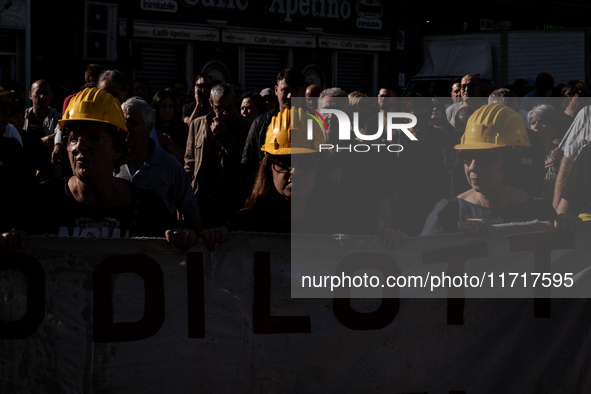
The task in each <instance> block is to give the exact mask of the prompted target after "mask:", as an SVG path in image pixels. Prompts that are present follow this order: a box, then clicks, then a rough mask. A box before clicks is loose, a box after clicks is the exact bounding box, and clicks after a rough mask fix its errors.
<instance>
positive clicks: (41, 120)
mask: <svg viewBox="0 0 591 394" xmlns="http://www.w3.org/2000/svg"><path fill="white" fill-rule="evenodd" d="M29 98H30V99H31V102H32V103H33V106H32V107H30V108H27V109H26V110H25V123H24V125H23V130H24V131H26V132H27V133H31V134H33V135H35V136H36V137H39V138H41V141H42V142H43V144H44V145H45V146H46V147H48V148H53V138H54V136H55V128H56V126H57V122H58V120H60V119H61V118H62V114H61V113H60V112H59V111H58V110H56V109H55V108H51V107H50V106H49V104H50V103H51V99H52V98H53V95H52V94H51V86H50V85H49V82H47V81H46V80H44V79H39V80H37V81H35V82H33V84H32V85H31V91H30V92H29Z"/></svg>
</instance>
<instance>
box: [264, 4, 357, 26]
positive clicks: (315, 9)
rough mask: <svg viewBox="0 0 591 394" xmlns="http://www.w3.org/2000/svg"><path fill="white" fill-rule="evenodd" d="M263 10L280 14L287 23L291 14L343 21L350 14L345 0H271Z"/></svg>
mask: <svg viewBox="0 0 591 394" xmlns="http://www.w3.org/2000/svg"><path fill="white" fill-rule="evenodd" d="M265 12H266V13H268V14H279V15H282V17H281V21H282V22H287V23H290V22H291V21H292V18H291V17H292V15H297V16H300V17H307V16H310V17H312V18H330V19H336V20H343V21H344V20H345V19H348V18H349V17H350V16H351V4H349V2H348V1H347V0H271V1H270V2H269V5H268V6H267V8H265Z"/></svg>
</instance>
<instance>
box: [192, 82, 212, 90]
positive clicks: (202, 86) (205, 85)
mask: <svg viewBox="0 0 591 394" xmlns="http://www.w3.org/2000/svg"><path fill="white" fill-rule="evenodd" d="M195 86H197V87H198V88H199V89H210V88H211V87H212V86H213V85H212V84H211V83H198V84H196V85H195Z"/></svg>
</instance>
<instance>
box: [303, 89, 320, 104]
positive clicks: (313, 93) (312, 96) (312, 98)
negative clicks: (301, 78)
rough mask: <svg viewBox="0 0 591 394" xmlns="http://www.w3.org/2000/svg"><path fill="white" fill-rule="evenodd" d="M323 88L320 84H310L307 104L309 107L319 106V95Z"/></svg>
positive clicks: (307, 92) (307, 90) (307, 91)
mask: <svg viewBox="0 0 591 394" xmlns="http://www.w3.org/2000/svg"><path fill="white" fill-rule="evenodd" d="M320 92H322V88H321V87H320V86H318V85H310V86H308V87H307V88H306V105H307V106H308V107H309V108H318V100H317V99H316V98H317V97H319V96H320Z"/></svg>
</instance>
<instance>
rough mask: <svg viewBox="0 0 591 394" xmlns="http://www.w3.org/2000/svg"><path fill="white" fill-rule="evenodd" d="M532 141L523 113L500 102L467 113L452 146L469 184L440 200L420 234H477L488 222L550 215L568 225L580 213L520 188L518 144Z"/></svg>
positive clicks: (559, 225) (571, 226)
mask: <svg viewBox="0 0 591 394" xmlns="http://www.w3.org/2000/svg"><path fill="white" fill-rule="evenodd" d="M529 147H531V143H530V141H529V139H528V137H527V132H526V130H525V125H524V123H523V120H522V118H521V116H520V115H519V114H518V113H517V112H515V111H513V110H512V109H510V108H509V107H507V106H505V105H502V104H488V105H485V106H483V107H481V108H479V109H478V110H476V112H474V114H473V115H472V116H471V117H470V119H469V120H468V124H467V126H466V132H465V133H464V135H463V137H462V141H461V143H460V144H459V145H456V146H455V149H456V150H457V152H456V153H457V158H458V160H459V161H461V162H463V163H464V169H465V173H466V178H467V181H468V182H469V183H470V185H471V189H469V190H468V191H466V192H464V193H462V194H460V195H458V196H457V197H456V198H452V199H446V200H441V201H439V202H438V203H437V204H436V205H435V208H434V209H433V211H432V212H431V214H430V215H429V217H428V218H427V221H426V223H425V226H424V228H423V232H422V234H421V235H435V234H443V233H454V232H458V231H461V232H465V233H467V234H473V235H481V234H485V233H488V232H489V231H490V225H491V224H499V223H510V222H526V221H531V220H535V219H537V220H550V221H553V220H555V222H554V225H555V228H556V229H557V230H572V229H574V227H575V226H576V224H577V223H578V222H580V219H578V218H575V217H574V216H570V215H569V216H567V215H559V216H556V212H555V211H554V209H553V208H552V206H551V203H550V202H548V201H544V200H542V199H536V198H532V197H530V196H529V195H527V194H526V193H524V192H522V191H521V190H519V183H520V176H521V171H520V166H521V156H520V149H523V148H529Z"/></svg>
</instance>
